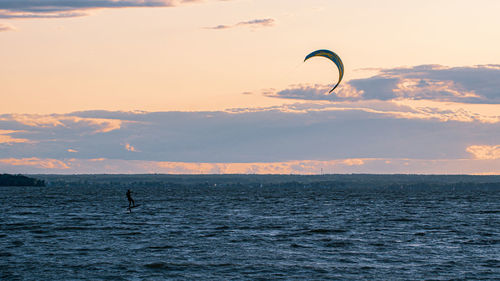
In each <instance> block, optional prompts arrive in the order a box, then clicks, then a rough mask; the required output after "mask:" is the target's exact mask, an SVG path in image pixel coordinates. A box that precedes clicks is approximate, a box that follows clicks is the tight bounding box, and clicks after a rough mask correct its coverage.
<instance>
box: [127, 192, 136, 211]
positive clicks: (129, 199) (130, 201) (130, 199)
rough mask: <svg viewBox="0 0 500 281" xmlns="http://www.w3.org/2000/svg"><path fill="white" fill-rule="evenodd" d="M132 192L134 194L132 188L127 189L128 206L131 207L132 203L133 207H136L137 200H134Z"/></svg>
mask: <svg viewBox="0 0 500 281" xmlns="http://www.w3.org/2000/svg"><path fill="white" fill-rule="evenodd" d="M131 194H132V191H130V189H129V190H127V199H128V207H129V208H130V207H131V206H130V204H132V207H135V202H134V199H132V196H131Z"/></svg>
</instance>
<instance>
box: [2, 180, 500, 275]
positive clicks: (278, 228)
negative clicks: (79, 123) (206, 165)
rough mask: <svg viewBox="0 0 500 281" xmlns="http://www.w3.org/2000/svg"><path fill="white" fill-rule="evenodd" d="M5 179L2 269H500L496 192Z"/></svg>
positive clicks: (175, 272) (363, 272)
mask: <svg viewBox="0 0 500 281" xmlns="http://www.w3.org/2000/svg"><path fill="white" fill-rule="evenodd" d="M133 191H134V192H135V194H134V198H135V200H136V201H137V203H140V204H142V206H141V207H139V208H136V209H134V210H133V212H132V213H128V212H127V210H126V206H127V204H128V203H127V199H126V197H125V192H126V189H124V188H118V187H116V188H114V187H110V188H96V187H87V188H71V187H69V188H67V187H66V188H61V187H59V188H56V187H48V188H27V187H23V188H19V187H15V188H14V187H10V188H9V187H0V206H2V211H1V212H0V279H1V280H75V279H84V280H102V279H109V280H163V279H169V280H176V279H178V280H186V279H188V280H247V279H249V280H268V279H292V280H293V279H295V280H324V279H330V280H422V279H427V280H500V269H499V268H500V243H499V242H500V191H499V190H498V189H490V190H488V189H484V190H477V189H476V190H467V189H462V190H450V189H446V190H432V191H415V190H414V191H411V190H397V189H392V190H391V189H376V190H373V189H372V190H370V189H360V188H356V189H349V188H321V187H315V188H307V187H304V188H299V187H293V188H291V187H288V188H287V187H279V188H278V187H269V188H266V187H264V188H257V189H255V188H245V187H223V188H202V187H198V188H195V187H189V188H188V187H185V188H180V187H177V188H163V187H158V188H134V190H133Z"/></svg>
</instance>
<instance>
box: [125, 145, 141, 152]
mask: <svg viewBox="0 0 500 281" xmlns="http://www.w3.org/2000/svg"><path fill="white" fill-rule="evenodd" d="M125 149H126V150H127V151H130V152H138V150H137V149H135V147H133V146H132V145H130V144H129V143H127V144H125Z"/></svg>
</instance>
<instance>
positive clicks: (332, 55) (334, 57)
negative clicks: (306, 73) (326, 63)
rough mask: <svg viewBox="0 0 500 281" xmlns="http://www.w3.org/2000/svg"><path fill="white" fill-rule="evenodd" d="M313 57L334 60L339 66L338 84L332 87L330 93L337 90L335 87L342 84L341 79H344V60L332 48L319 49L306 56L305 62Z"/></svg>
mask: <svg viewBox="0 0 500 281" xmlns="http://www.w3.org/2000/svg"><path fill="white" fill-rule="evenodd" d="M312 57H325V58H327V59H329V60H331V61H333V62H334V63H335V65H337V68H338V69H339V81H338V82H337V84H335V86H334V87H333V89H331V90H330V92H328V93H331V92H333V90H335V88H337V86H338V85H339V84H340V81H342V77H343V76H344V64H343V63H342V60H341V59H340V57H339V56H338V55H337V54H336V53H334V52H332V51H330V50H317V51H314V52H312V53H310V54H309V55H307V56H306V58H305V59H304V62H305V61H306V60H308V59H310V58H312Z"/></svg>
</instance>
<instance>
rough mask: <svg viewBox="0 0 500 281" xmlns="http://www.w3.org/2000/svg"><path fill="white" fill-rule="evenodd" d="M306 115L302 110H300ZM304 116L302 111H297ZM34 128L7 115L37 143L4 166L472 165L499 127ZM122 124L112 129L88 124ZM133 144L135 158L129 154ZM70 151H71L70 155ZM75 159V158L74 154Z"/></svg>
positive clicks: (334, 119) (270, 123)
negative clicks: (460, 161)
mask: <svg viewBox="0 0 500 281" xmlns="http://www.w3.org/2000/svg"><path fill="white" fill-rule="evenodd" d="M298 107H300V106H298ZM296 109H300V108H296ZM53 117H54V118H63V117H64V118H76V119H74V120H71V119H66V121H64V122H63V124H62V125H44V126H40V125H33V124H29V123H26V122H24V121H23V122H24V124H23V123H22V122H20V121H19V120H26V118H24V119H19V118H17V120H16V118H14V116H12V115H0V119H1V120H2V121H0V127H1V128H3V129H4V130H16V132H13V133H10V134H9V135H10V136H11V137H13V138H18V139H28V140H29V141H30V143H11V144H7V143H4V144H0V154H1V155H2V158H9V157H13V158H25V157H39V158H54V159H63V158H73V157H76V158H87V159H90V158H101V157H104V158H108V159H129V160H154V161H181V162H272V161H288V160H300V159H310V160H325V159H326V160H328V159H343V158H367V157H368V158H414V159H441V158H446V159H455V158H468V157H470V155H469V153H467V152H466V148H467V147H468V146H469V145H473V144H490V145H496V144H498V140H499V139H500V123H491V124H489V123H480V122H457V121H448V122H441V121H439V120H434V119H431V120H422V119H405V118H394V117H393V116H390V115H386V114H377V113H370V112H365V111H362V110H355V109H353V110H333V111H330V110H327V111H313V110H310V111H309V110H307V109H306V107H305V106H304V108H303V110H302V111H300V112H299V111H297V112H286V111H284V110H280V109H278V108H275V109H273V108H270V109H265V110H260V111H249V112H244V111H243V110H241V111H240V112H239V113H230V112H157V113H124V112H107V111H87V112H78V113H73V114H70V115H64V116H62V115H60V116H53ZM89 118H90V119H96V118H97V119H109V120H114V121H120V122H123V123H122V124H121V125H120V126H119V127H117V128H115V129H111V130H102V128H100V127H102V126H109V124H106V123H101V124H95V123H92V122H85V121H84V120H86V119H89ZM127 144H128V145H130V146H133V147H134V148H135V150H136V152H133V151H128V150H127V149H126V147H127ZM68 149H71V150H72V151H68ZM75 151H76V152H75Z"/></svg>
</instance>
